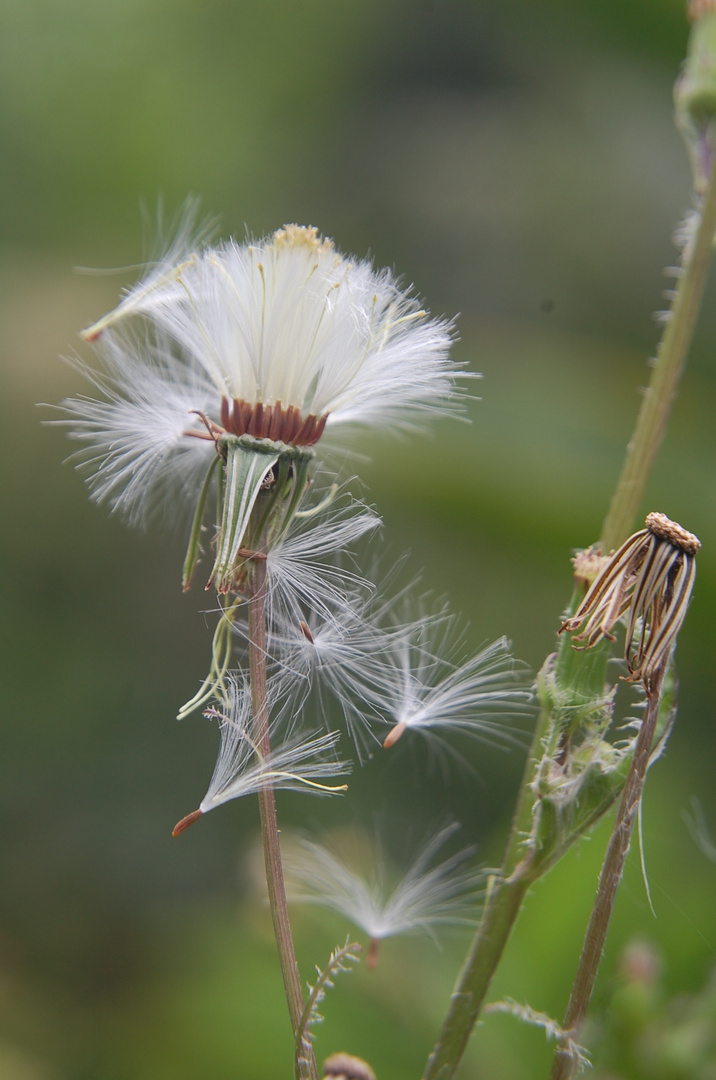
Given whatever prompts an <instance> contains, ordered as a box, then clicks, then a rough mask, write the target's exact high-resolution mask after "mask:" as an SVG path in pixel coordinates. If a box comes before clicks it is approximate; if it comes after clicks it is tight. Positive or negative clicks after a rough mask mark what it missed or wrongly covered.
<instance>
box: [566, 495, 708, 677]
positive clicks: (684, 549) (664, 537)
mask: <svg viewBox="0 0 716 1080" xmlns="http://www.w3.org/2000/svg"><path fill="white" fill-rule="evenodd" d="M700 547H701V543H700V541H699V539H698V537H696V536H694V534H693V533H690V532H688V530H686V529H684V528H683V526H681V525H679V524H678V523H677V522H675V521H672V520H671V519H670V518H668V517H667V516H666V514H661V513H656V512H655V513H651V514H648V515H647V518H646V528H645V529H640V530H639V532H636V533H634V535H633V536H630V537H629V539H628V540H626V541H625V542H624V543H623V544H622V546H621V547H620V548H619V550H618V551H616V552H615V553H614V554H613V555H612V556H611V557H610V559H609V561H608V562H607V564H606V565H605V566H604V568H603V570H602V571H601V573H600V574H599V575H598V577H597V578H596V580H595V581H594V583H593V585H592V586H591V588H590V589H589V591H588V592H587V595H586V596H585V598H584V600H583V601H582V603H581V604H580V606H579V608H578V609H577V611H576V612H575V614H574V616H573V617H572V618H569V619H566V620H565V621H564V622H563V623H562V626H561V627H560V631H559V632H560V634H561V633H562V632H563V631H564V630H567V631H569V632H570V633H574V632H575V631H577V630H580V628H581V627H582V626H584V629H582V630H581V632H580V633H578V634H577V635H576V638H575V640H576V641H584V645H582V646H581V648H584V649H589V648H591V647H592V646H593V645H596V644H597V642H598V641H600V640H601V639H602V638H608V639H609V640H610V641H613V640H614V634H613V633H612V630H613V629H614V627H615V626H616V624H617V622H618V621H619V619H621V618H622V617H623V616H628V618H627V628H626V638H625V642H624V658H625V660H626V662H627V667H628V668H629V679H630V681H631V682H636V681H637V680H640V681H642V682H643V683H644V684H645V686H647V688H648V687H649V685H650V683H651V680H652V679H653V677H654V675H655V674H656V672H657V671H659V670H660V669H661V668H662V667H663V666H664V665H665V664H666V663H667V662H668V659H669V656H670V655H671V650H672V649H673V647H674V644H675V641H676V636H677V634H678V632H679V630H680V629H681V624H682V623H683V621H684V616H685V615H686V609H687V608H688V605H689V600H690V598H691V591H692V589H693V585H694V579H695V576H696V561H695V555H696V553H697V551H698V550H699V548H700ZM585 623H586V625H584V624H585ZM578 647H579V646H575V648H578Z"/></svg>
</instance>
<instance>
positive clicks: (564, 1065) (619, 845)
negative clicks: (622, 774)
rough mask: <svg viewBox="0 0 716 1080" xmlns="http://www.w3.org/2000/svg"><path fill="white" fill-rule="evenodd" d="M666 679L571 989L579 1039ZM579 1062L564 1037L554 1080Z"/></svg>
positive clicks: (572, 1034)
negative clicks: (570, 1051) (568, 1047)
mask: <svg viewBox="0 0 716 1080" xmlns="http://www.w3.org/2000/svg"><path fill="white" fill-rule="evenodd" d="M663 682H664V669H663V668H662V669H661V670H660V672H659V674H658V675H657V676H656V677H655V679H654V680H653V682H652V685H651V686H650V687H649V689H648V690H647V697H646V711H645V714H644V719H643V721H642V724H641V728H640V731H639V736H638V738H637V742H636V748H635V750H634V756H633V758H632V762H631V767H630V769H629V773H628V775H627V778H626V783H625V784H624V791H623V793H622V798H621V802H620V804H619V809H618V811H617V816H616V820H615V822H614V828H613V830H612V835H611V839H610V841H609V846H608V848H607V853H606V855H605V856H604V863H603V864H602V872H601V875H600V877H599V887H598V889H597V898H596V900H595V902H594V908H593V909H592V915H591V918H590V920H589V925H588V927H587V932H586V934H585V937H584V944H583V946H582V955H581V956H580V958H579V966H578V967H577V974H576V976H575V978H574V984H573V986H572V993H571V995H570V998H569V1004H568V1006H567V1012H566V1013H565V1017H564V1023H563V1025H562V1029H563V1031H564V1032H565V1035H566V1036H567V1037H568V1038H569V1039H570V1040H571V1041H572V1043H578V1042H579V1037H580V1033H581V1030H582V1025H583V1024H584V1018H585V1016H586V1014H587V1008H588V1006H589V1001H590V999H591V996H592V991H593V990H594V984H595V982H596V979H597V972H598V971H599V965H600V963H601V959H602V953H603V952H604V943H605V941H606V938H607V931H608V929H609V922H610V920H611V917H612V911H613V909H614V900H615V897H616V893H617V887H618V885H619V882H620V880H621V876H622V873H623V870H624V863H625V860H626V857H627V853H628V851H629V844H630V843H631V834H632V830H633V828H634V821H635V818H636V815H637V811H638V809H639V802H640V801H641V795H642V791H643V789H644V780H645V778H646V770H647V768H648V766H649V756H650V754H651V744H652V741H653V738H654V732H655V730H656V723H657V719H658V716H659V703H660V701H661V690H662V686H663ZM577 1066H578V1062H577V1060H576V1058H575V1057H574V1055H573V1054H571V1053H569V1050H568V1049H567V1048H566V1045H565V1043H564V1041H563V1042H562V1043H560V1045H559V1046H558V1047H557V1050H556V1052H555V1056H554V1062H553V1065H552V1072H551V1074H550V1080H569V1078H570V1077H572V1076H574V1074H575V1072H576V1069H577Z"/></svg>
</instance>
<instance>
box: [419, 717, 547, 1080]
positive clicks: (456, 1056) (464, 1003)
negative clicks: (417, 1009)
mask: <svg viewBox="0 0 716 1080" xmlns="http://www.w3.org/2000/svg"><path fill="white" fill-rule="evenodd" d="M549 720H550V717H549V712H548V710H547V709H543V710H542V711H541V714H540V720H539V722H538V724H537V727H536V729H535V733H534V736H533V739H532V746H531V748H530V753H529V757H528V759H527V764H526V766H525V772H524V777H523V781H522V786H521V787H520V794H519V797H518V800H517V806H516V809H515V816H514V819H513V822H512V828H511V830H510V836H509V840H508V842H507V848H506V850H505V861H504V863H503V866H502V870H501V872H500V876H499V879H498V880H497V881H496V882H495V884H494V885H493V888H492V892H491V893H490V896H489V898H488V900H487V903H486V905H485V910H484V912H483V915H482V919H481V920H480V926H479V928H478V931H477V935H476V937H475V940H474V943H473V946H472V949H471V951H470V952H469V953H468V955H467V957H466V960H465V964H464V967H463V969H462V972H461V974H460V977H459V978H458V982H457V985H456V987H455V989H454V991H453V993H452V997H451V1000H450V1008H449V1010H448V1013H447V1016H446V1017H445V1022H444V1024H443V1027H442V1031H441V1032H440V1035H439V1037H438V1040H437V1042H436V1043H435V1047H434V1049H433V1052H432V1054H431V1055H430V1057H429V1058H428V1063H427V1065H426V1067H425V1072H424V1073H423V1080H449V1078H450V1077H453V1076H454V1075H455V1073H456V1072H457V1069H458V1067H459V1065H460V1061H461V1060H462V1056H463V1054H464V1053H465V1049H466V1047H467V1044H468V1041H469V1039H470V1036H471V1034H472V1030H473V1028H474V1026H475V1024H476V1022H477V1018H478V1016H479V1015H480V1010H481V1009H482V1006H483V1003H484V1001H485V996H486V994H487V991H488V990H489V987H490V983H491V981H492V976H493V975H494V973H495V970H496V968H497V965H498V964H499V962H500V959H501V957H502V953H503V952H504V949H505V946H506V944H507V942H508V940H509V937H510V934H511V932H512V928H513V926H514V924H515V921H516V919H517V916H518V915H519V913H520V908H521V906H522V901H523V899H524V896H525V893H526V892H527V890H528V888H529V886H530V885H531V884H532V880H533V878H532V877H531V876H530V874H529V856H528V857H527V858H524V859H523V858H522V856H523V855H524V848H523V845H524V841H525V837H526V836H528V835H529V833H530V829H531V824H532V806H533V798H532V797H531V791H530V784H531V782H532V780H533V778H534V775H535V770H536V768H537V764H538V762H539V760H540V758H541V756H542V740H543V739H544V736H545V733H546V731H547V727H548V725H549Z"/></svg>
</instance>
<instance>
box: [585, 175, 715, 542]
mask: <svg viewBox="0 0 716 1080" xmlns="http://www.w3.org/2000/svg"><path fill="white" fill-rule="evenodd" d="M700 209H701V213H700V217H699V226H698V229H697V231H696V236H695V237H694V241H693V245H692V249H691V253H690V255H689V257H688V258H687V259H686V261H685V263H684V267H683V272H682V273H681V276H680V277H679V279H678V281H677V283H676V290H675V295H674V299H673V302H672V305H671V309H670V311H669V317H668V322H667V323H666V327H665V329H664V333H663V335H662V338H661V341H660V343H659V346H658V348H657V351H656V360H655V363H654V367H653V370H652V373H651V379H650V381H649V386H648V387H647V389H646V390H645V391H644V397H643V399H642V403H641V408H640V410H639V416H638V418H637V422H636V426H635V428H634V434H633V436H632V439H631V442H630V443H629V445H628V447H627V452H626V458H625V460H624V465H623V467H622V472H621V476H620V477H619V481H618V483H617V487H616V490H615V492H614V495H613V497H612V501H611V504H610V506H609V510H608V512H607V516H606V517H605V519H604V524H603V526H602V536H601V540H600V547H601V549H602V551H603V552H604V553H607V552H609V551H611V550H612V549H613V548H617V547H619V545H620V544H621V543H623V542H624V540H626V538H627V536H629V534H630V533H631V532H632V531H633V526H634V522H635V521H636V519H637V516H638V514H639V511H640V509H641V506H642V502H643V499H644V493H645V491H646V486H647V483H648V482H649V477H650V476H651V470H652V468H653V466H654V461H655V459H656V455H657V453H658V451H659V447H660V446H661V442H662V439H663V438H664V432H665V431H666V425H667V423H668V421H669V416H670V414H671V407H672V405H673V404H674V400H675V398H676V391H677V389H678V385H679V380H680V378H681V374H682V372H683V370H684V366H685V364H686V358H687V356H688V353H689V348H690V346H691V340H692V338H693V336H694V329H695V327H696V320H697V318H698V314H699V308H700V307H701V299H702V296H703V292H704V286H705V284H706V275H707V272H708V269H709V264H710V262H711V251H712V248H713V241H714V235H715V234H716V169H712V170H711V175H710V177H709V181H708V185H707V187H706V192H705V195H704V199H703V203H702V205H701V208H700Z"/></svg>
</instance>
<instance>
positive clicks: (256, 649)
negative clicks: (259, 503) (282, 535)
mask: <svg viewBox="0 0 716 1080" xmlns="http://www.w3.org/2000/svg"><path fill="white" fill-rule="evenodd" d="M258 550H262V548H261V547H260V548H259V549H258ZM266 645H267V641H266V562H265V560H264V559H255V560H254V561H253V564H252V570H251V573H250V575H249V667H250V672H251V699H252V705H253V716H254V732H255V738H256V744H257V746H258V747H259V749H260V751H261V754H262V756H263V757H267V756H268V755H269V754H270V752H271V743H270V737H269V715H268V706H267V700H266ZM259 810H260V814H261V835H262V838H263V849H264V864H265V867H266V883H267V885H268V896H269V904H270V907H271V917H272V919H273V928H274V934H275V937H276V946H277V948H278V955H279V961H280V964H281V974H282V975H283V984H284V988H285V990H286V1000H287V1002H288V1011H289V1016H290V1018H291V1028H292V1030H293V1035H294V1040H295V1039H296V1038H297V1037H298V1032H299V1031H300V1029H301V1019H302V1016H303V1011H304V1007H305V1001H304V997H303V988H302V985H301V976H300V973H299V970H298V962H297V960H296V951H295V949H294V946H293V936H292V934H291V924H290V922H289V918H288V904H287V901H286V888H285V885H284V879H283V864H282V862H281V848H280V844H279V831H278V820H277V817H276V799H275V796H274V790H273V788H272V787H266V788H264V789H263V790H262V791H260V792H259ZM300 1078H301V1080H318V1069H317V1067H316V1061H315V1057H314V1056H313V1052H312V1051H311V1055H310V1059H309V1060H308V1061H307V1062H306V1063H305V1064H304V1065H303V1067H302V1071H301V1074H300Z"/></svg>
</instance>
